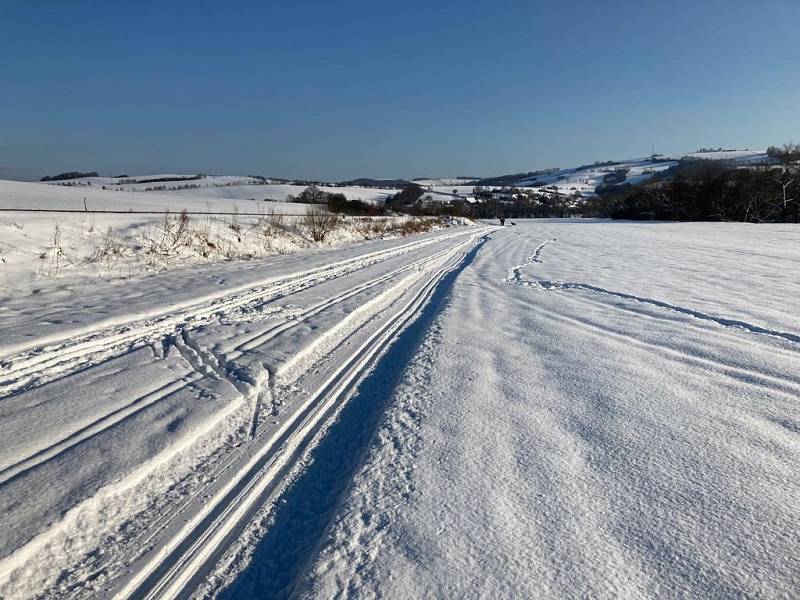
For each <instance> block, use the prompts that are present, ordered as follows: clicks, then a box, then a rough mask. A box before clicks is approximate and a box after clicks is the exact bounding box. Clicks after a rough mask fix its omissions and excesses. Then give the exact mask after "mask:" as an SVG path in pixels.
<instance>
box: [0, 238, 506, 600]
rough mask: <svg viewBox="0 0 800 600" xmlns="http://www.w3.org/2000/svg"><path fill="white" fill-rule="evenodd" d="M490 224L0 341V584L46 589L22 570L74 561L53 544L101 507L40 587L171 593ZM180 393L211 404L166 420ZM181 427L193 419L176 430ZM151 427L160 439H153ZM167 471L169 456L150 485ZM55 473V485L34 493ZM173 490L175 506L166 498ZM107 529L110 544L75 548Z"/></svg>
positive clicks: (97, 541)
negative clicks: (11, 521)
mask: <svg viewBox="0 0 800 600" xmlns="http://www.w3.org/2000/svg"><path fill="white" fill-rule="evenodd" d="M490 230H491V228H486V227H481V228H456V229H450V230H445V231H441V232H437V233H434V234H428V235H424V236H417V237H415V238H407V239H405V240H402V241H401V242H397V241H393V242H391V243H383V244H372V245H366V246H365V247H363V248H360V249H356V250H351V251H350V255H348V256H346V257H345V258H343V259H341V260H330V259H328V260H321V261H320V262H321V264H320V265H319V266H312V268H310V269H306V270H301V271H293V272H288V273H287V274H285V275H281V276H277V277H270V278H268V279H266V280H262V281H256V282H254V283H251V284H249V285H241V286H238V287H237V288H236V289H233V290H228V291H227V292H225V293H214V294H212V295H209V296H206V297H203V298H201V299H200V300H191V301H187V302H182V303H179V304H177V305H176V304H174V303H170V304H167V305H162V306H158V305H153V306H149V307H148V309H147V312H146V313H145V314H144V315H141V314H139V315H136V316H133V317H128V316H127V315H124V314H122V315H115V316H114V317H113V318H112V319H110V322H109V323H108V324H101V325H100V326H94V327H86V326H79V327H77V328H75V330H73V331H66V332H65V334H64V335H62V336H61V337H60V338H55V339H47V340H46V343H44V344H42V343H41V340H39V341H40V343H39V344H36V343H35V342H34V343H30V342H29V343H27V344H26V347H19V346H18V347H12V348H10V349H9V350H10V351H9V350H6V349H4V350H6V351H5V352H3V355H2V364H3V371H2V375H0V380H2V381H1V383H0V385H2V388H0V389H1V390H2V394H3V396H4V398H5V399H4V400H3V408H4V409H5V411H4V413H5V414H8V415H9V419H10V421H11V422H12V423H13V425H14V426H15V427H14V428H13V430H12V432H13V433H12V435H11V436H10V438H9V442H10V443H9V444H8V445H7V447H6V448H5V451H4V452H3V453H2V457H1V458H2V461H0V503H1V504H2V506H3V509H4V510H5V511H6V512H7V513H8V512H10V513H12V514H13V512H14V511H15V510H16V511H18V512H19V519H18V520H17V521H16V523H15V527H13V528H11V529H10V530H6V531H5V533H4V534H3V535H0V539H2V545H3V554H4V557H3V559H2V562H1V563H0V569H1V570H0V575H2V576H4V577H7V579H6V582H5V585H7V586H9V587H8V588H6V589H9V590H10V592H11V593H15V592H19V593H20V594H21V595H25V594H27V593H28V592H27V590H26V588H27V586H28V585H29V581H30V579H29V578H30V577H31V575H32V574H34V573H35V574H34V575H33V576H34V577H36V576H38V577H42V578H43V581H42V583H45V582H46V579H47V574H46V573H45V572H39V571H38V570H37V569H36V566H35V565H36V563H37V561H41V565H42V566H41V569H42V571H44V569H46V568H48V565H50V566H52V562H53V561H54V560H58V559H62V560H69V558H73V559H74V558H75V555H74V553H72V554H71V556H67V555H61V552H60V551H59V550H57V549H56V550H53V548H58V547H59V545H63V546H64V547H67V546H74V544H75V538H76V537H78V538H80V537H81V535H80V534H77V531H76V530H77V528H79V527H81V526H85V525H86V523H85V522H84V521H83V519H84V518H85V516H83V515H86V514H91V513H92V512H93V511H95V512H99V513H100V514H103V513H104V512H105V511H118V513H119V514H117V515H115V516H110V517H108V519H106V517H103V518H102V519H100V521H102V523H97V524H95V523H91V527H92V528H93V531H89V530H87V531H86V535H85V539H84V540H82V543H83V544H85V546H84V549H85V550H87V553H86V556H85V557H84V559H83V560H82V561H81V562H80V563H79V564H78V566H77V567H76V566H75V565H72V569H71V572H70V573H71V574H74V575H73V576H70V575H66V576H62V578H61V579H60V581H56V582H52V581H51V582H49V583H50V584H51V585H52V584H53V583H55V584H56V585H55V586H54V587H51V588H50V589H49V590H48V592H47V593H46V595H52V596H61V595H70V596H75V597H81V596H82V595H92V596H96V595H98V594H99V595H102V596H106V597H136V598H138V597H152V598H156V597H158V598H164V597H186V596H188V595H189V594H190V593H191V592H192V590H193V588H194V586H196V585H197V584H198V583H200V582H202V581H203V578H204V576H205V575H206V574H207V573H208V571H209V570H210V569H211V568H212V567H213V566H214V561H215V559H216V558H217V557H218V556H219V555H220V554H221V553H222V552H224V551H225V549H226V547H227V544H229V543H230V542H231V541H232V540H233V539H235V537H236V535H237V533H238V532H239V531H240V530H241V528H242V527H243V526H244V525H245V524H246V523H247V520H248V519H247V518H248V516H250V515H252V514H253V512H254V511H256V510H258V509H259V508H261V507H262V506H263V504H264V503H265V502H266V501H267V500H268V499H269V497H270V494H271V493H273V492H274V491H275V490H278V489H280V486H281V483H282V481H283V477H284V476H285V475H286V474H287V473H288V472H289V470H290V468H291V467H292V466H293V464H294V461H296V460H297V459H298V458H299V457H300V456H301V455H302V454H303V452H304V451H305V450H306V449H307V447H308V445H309V443H310V441H311V439H312V438H313V436H314V434H315V433H316V432H317V431H318V430H319V429H320V428H321V427H323V426H324V425H325V423H326V421H327V420H328V419H330V417H331V416H332V415H333V414H334V413H335V411H336V408H337V406H338V405H339V404H340V403H341V402H343V401H345V400H346V398H347V395H348V393H349V392H350V391H351V390H352V388H353V386H354V385H355V384H356V383H357V382H358V380H359V379H360V378H361V377H363V375H364V374H365V373H366V372H368V370H369V369H370V368H371V367H372V366H373V365H374V363H375V361H376V360H377V359H378V357H379V356H380V355H381V353H382V352H384V351H385V349H386V347H387V346H388V345H389V344H391V343H392V342H393V341H394V340H395V339H396V338H397V335H398V334H399V333H400V332H401V331H402V329H403V328H404V327H405V326H406V325H407V324H408V323H409V322H410V321H412V320H413V319H414V318H415V316H416V315H417V314H418V313H419V311H420V310H421V308H422V307H423V306H424V304H425V302H426V301H427V299H428V298H429V297H430V295H431V293H432V292H433V290H434V289H435V288H436V286H437V284H438V283H439V282H440V280H441V279H442V277H443V276H444V275H445V274H446V273H448V272H450V271H452V270H453V269H456V268H458V267H459V265H460V264H462V262H463V261H464V260H465V257H466V256H467V255H468V254H469V253H470V252H471V251H473V250H474V249H475V248H476V247H477V245H478V244H479V243H480V242H481V240H482V239H484V238H483V236H484V235H485V233H486V232H488V231H490ZM375 246H378V248H375ZM243 323H244V324H245V325H244V326H243V325H242V324H243ZM81 325H82V324H81ZM165 363H166V364H165ZM165 367H166V368H167V369H168V370H170V371H172V373H173V374H172V376H171V377H166V378H164V377H163V373H162V372H163V371H164V369H165ZM109 369H110V370H109ZM137 370H139V371H138V373H137ZM104 371H109V372H108V373H106V372H104ZM151 372H152V373H154V374H157V375H156V376H154V377H152V378H151V377H149V375H150V374H151ZM131 373H134V375H133V377H131ZM121 374H126V377H125V382H124V383H122V384H116V385H115V386H114V391H113V395H109V397H108V398H106V400H105V402H98V401H97V399H96V398H92V397H91V396H90V394H92V393H93V392H95V391H97V392H98V393H101V394H102V393H108V389H107V387H108V382H109V379H111V380H113V379H114V378H115V377H117V376H119V375H121ZM137 375H138V376H137ZM142 375H143V376H144V377H143V378H141V379H140V376H142ZM131 378H132V379H134V380H135V381H130V379H131ZM76 384H77V385H76ZM76 389H77V390H78V391H79V394H75V393H74V391H75V390H76ZM76 396H77V397H76ZM45 398H46V399H45ZM188 398H191V401H192V402H194V403H195V404H197V401H198V400H201V401H202V400H203V399H205V400H210V402H211V404H212V405H214V406H213V409H214V410H208V409H206V410H203V409H197V410H195V411H194V413H197V414H192V411H191V409H190V410H189V411H188V412H187V411H186V409H184V413H183V416H181V413H180V410H178V411H176V410H175V409H176V406H177V403H185V402H186V401H187V399H188ZM220 400H223V402H220ZM87 403H91V406H92V410H91V411H89V410H86V409H87ZM59 411H60V412H59ZM176 412H177V415H176V414H175V413H176ZM54 413H56V414H55V418H54ZM156 413H158V414H156ZM4 416H5V415H4ZM172 417H174V418H177V419H183V420H179V421H178V422H176V423H175V424H173V422H172V421H169V419H170V418H172ZM165 421H166V423H165ZM185 422H186V423H188V424H189V425H194V427H192V428H190V427H186V429H187V431H186V432H185V433H184V434H183V435H180V434H181V433H183V432H182V429H183V428H184V427H185V425H184V423H185ZM165 426H166V429H167V431H168V432H170V433H173V432H174V433H175V434H176V435H175V438H176V439H174V440H172V441H170V442H165V441H163V440H161V439H160V437H157V432H161V431H162V430H163V429H164V427H165ZM148 428H149V429H150V432H149V437H148V434H147V433H145V435H142V433H141V432H142V430H144V431H145V432H147V429H148ZM134 431H136V433H134ZM37 433H38V434H39V435H37ZM42 433H44V434H45V435H43V434H42ZM128 434H130V435H128ZM209 439H210V440H211V441H208V440H209ZM123 440H124V441H123ZM220 442H223V443H220ZM151 446H152V447H151ZM192 452H196V456H195V457H194V459H193V460H189V463H193V464H186V462H187V458H186V457H187V456H191V455H192ZM176 461H177V462H181V461H183V463H184V464H182V466H181V467H178V468H175V470H174V474H173V475H165V474H164V471H167V472H168V471H169V470H171V467H173V464H172V463H175V462H176ZM182 469H183V470H182ZM154 470H155V471H156V472H160V473H159V475H156V476H155V477H153V476H152V471H154ZM175 474H178V475H180V476H176V475H175ZM181 476H182V477H181ZM151 480H152V481H151ZM56 481H59V482H61V485H60V487H59V488H57V491H53V492H49V493H44V494H42V489H43V488H45V489H46V488H47V486H48V485H51V484H53V483H55V482H56ZM159 486H161V491H162V492H163V491H165V490H164V489H163V487H164V486H167V490H166V491H167V495H166V496H165V497H164V498H162V499H159V498H157V497H154V498H150V505H149V506H147V505H145V506H143V504H144V503H139V502H136V501H135V500H133V498H131V499H130V500H127V501H126V500H125V499H124V497H125V496H131V497H133V496H135V495H136V494H137V493H141V491H142V490H143V489H145V490H147V491H148V492H149V493H150V494H151V495H152V496H156V495H157V494H155V491H156V490H158V489H159ZM181 486H187V487H186V489H185V490H183V491H182V494H181V495H180V497H179V498H175V497H173V496H172V495H170V492H173V493H174V490H175V489H176V488H180V487H181ZM148 488H152V490H153V491H152V492H151V491H150V490H148ZM120 497H122V498H123V500H122V501H121V502H120ZM145 497H149V496H147V495H146V496H145ZM26 501H29V502H27V503H26ZM98 504H99V505H100V509H99V510H98ZM142 508H144V509H145V510H144V511H142V510H141V509H142ZM125 511H129V514H125ZM89 518H90V519H91V517H89ZM145 523H146V525H144V524H145ZM37 527H38V528H39V530H38V531H37ZM120 528H122V529H125V530H126V533H125V534H123V535H119V533H118V532H119V530H120ZM115 529H116V530H117V533H115V532H114V530H115ZM109 534H111V535H110V536H109ZM106 536H108V537H110V538H113V539H114V542H113V544H112V546H111V548H112V549H113V550H109V551H108V552H101V553H99V552H92V550H93V549H92V548H91V547H92V546H98V545H99V546H101V547H102V545H103V543H104V540H103V539H102V538H103V537H106ZM105 542H106V543H108V538H107V539H106V540H105ZM15 546H17V547H16V548H15ZM79 547H80V546H79ZM10 551H11V552H10ZM64 552H66V550H64ZM123 565H125V566H124V567H123ZM32 567H33V568H32ZM17 577H19V578H20V579H19V580H17V579H16V578H17ZM87 581H88V582H90V585H89V586H86V585H85V584H86V582H87ZM91 582H96V583H94V584H93V583H91ZM100 582H102V583H100ZM15 586H18V587H15ZM40 591H41V590H39V591H38V592H37V594H38V593H39V592H40ZM34 595H35V594H34Z"/></svg>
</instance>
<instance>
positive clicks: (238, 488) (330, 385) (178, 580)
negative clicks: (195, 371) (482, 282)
mask: <svg viewBox="0 0 800 600" xmlns="http://www.w3.org/2000/svg"><path fill="white" fill-rule="evenodd" d="M475 243H477V242H476V241H474V240H469V243H467V242H464V243H461V244H458V245H457V246H455V247H452V248H450V249H449V250H448V251H447V252H442V253H438V254H439V255H440V258H443V256H444V255H446V254H448V253H449V254H450V255H451V256H450V257H449V258H446V259H443V260H442V263H441V264H440V266H437V267H434V268H433V271H432V272H431V275H430V276H429V277H425V278H423V279H422V280H421V282H420V283H419V285H418V286H416V287H412V288H410V289H409V291H408V297H407V298H402V299H400V306H399V307H396V308H395V309H394V310H393V311H391V314H390V315H389V316H388V317H387V318H386V319H385V320H383V321H382V322H381V323H380V324H379V325H378V326H377V327H376V328H375V329H374V330H373V331H371V332H369V333H368V334H367V335H366V337H364V336H363V335H362V336H361V337H358V338H357V339H358V346H357V347H356V349H355V350H354V351H352V352H349V353H348V354H347V356H346V359H345V360H344V361H342V362H341V364H339V366H338V367H336V368H335V369H333V371H332V372H331V373H330V374H329V375H328V376H327V377H326V378H325V379H324V381H322V382H321V383H320V384H319V385H318V386H317V387H316V389H315V390H314V391H313V392H312V393H311V394H309V395H307V396H304V397H303V398H302V401H301V402H300V403H299V405H298V406H296V407H295V410H294V412H292V413H291V414H288V415H286V416H285V418H284V420H283V422H282V423H281V424H280V426H279V428H278V429H277V430H275V431H273V432H271V435H268V436H263V437H257V438H256V439H254V440H252V441H251V442H249V443H248V444H246V445H245V447H243V448H241V449H240V450H239V451H237V452H236V453H232V454H231V455H230V456H229V457H228V460H225V461H223V462H222V463H221V464H219V465H218V466H217V468H216V469H215V471H216V473H215V475H216V474H218V473H220V472H222V471H224V470H227V469H234V470H235V472H234V474H233V475H232V476H231V477H230V478H228V480H227V483H226V484H225V485H223V486H221V487H219V489H217V490H216V493H215V495H214V496H213V497H212V498H211V499H210V500H209V501H208V502H207V503H206V504H205V505H204V508H203V510H200V511H198V512H197V513H196V514H195V515H194V516H193V517H192V518H190V519H189V520H188V521H187V522H186V524H185V525H184V527H183V528H182V529H181V530H180V531H179V532H178V533H177V535H175V536H173V537H172V539H171V540H170V541H169V542H167V543H166V544H159V545H158V546H159V547H160V551H159V552H157V553H155V555H154V556H152V557H151V558H150V559H148V562H147V563H146V564H144V565H142V566H141V567H140V568H138V570H137V572H136V573H135V575H133V577H132V578H131V579H129V580H128V581H127V583H126V584H125V585H124V587H121V588H117V589H114V590H112V591H111V592H110V595H112V596H114V597H119V598H137V599H138V598H147V599H155V598H159V599H162V598H188V597H189V596H190V595H191V593H192V592H193V591H194V590H195V589H196V587H197V586H198V585H199V584H201V583H202V582H203V581H204V580H205V578H206V577H207V576H208V575H209V574H210V573H211V571H212V569H213V567H214V566H215V564H216V563H217V561H218V560H219V558H220V557H221V556H222V554H223V553H224V552H225V551H226V550H227V548H228V547H229V546H230V544H231V543H232V541H233V540H235V539H236V538H237V536H238V535H239V534H240V533H241V532H242V530H243V529H244V527H245V526H246V525H247V523H248V522H249V521H250V519H251V518H252V517H253V516H254V515H255V513H256V512H257V511H258V510H259V509H260V508H261V507H262V506H263V505H264V504H265V503H266V502H268V501H269V500H270V498H271V497H272V496H273V495H274V494H276V493H277V491H278V490H279V489H281V484H282V481H283V480H284V478H285V477H286V476H287V475H288V474H289V473H290V471H291V468H292V466H293V465H294V464H295V463H296V461H297V459H299V458H300V457H301V455H302V454H303V453H304V452H305V451H307V450H308V449H309V446H310V445H311V444H312V440H313V438H314V437H315V434H316V433H317V432H318V431H319V430H320V429H321V427H323V425H324V424H325V423H326V422H327V420H328V418H329V417H330V416H331V415H333V414H335V412H336V409H337V407H338V406H339V405H340V404H341V403H343V402H344V401H346V399H347V397H348V393H349V391H350V390H352V389H353V388H354V386H355V385H356V384H357V382H358V381H359V380H360V378H361V377H362V376H363V375H364V374H365V373H366V372H367V371H368V370H369V368H370V366H371V365H372V364H373V363H374V360H375V359H376V357H377V356H379V355H380V354H381V353H382V352H383V350H384V349H385V348H386V347H387V346H388V345H389V344H390V343H391V342H392V340H393V339H394V338H395V337H396V335H397V334H398V332H399V331H401V330H402V329H403V328H404V327H405V326H406V325H407V324H408V323H409V322H411V321H412V320H413V319H414V318H415V317H416V316H417V315H418V314H419V312H420V311H421V309H422V308H423V307H424V305H425V304H426V303H427V301H428V299H429V298H430V297H431V295H432V294H433V292H434V290H435V289H436V287H437V285H438V283H439V282H440V281H441V280H442V278H444V277H445V276H446V274H447V273H449V272H450V271H451V270H453V269H454V268H456V267H457V266H458V265H459V264H460V263H461V262H462V261H463V260H464V257H465V256H466V255H467V253H468V252H469V251H470V249H471V248H473V247H474V245H475ZM429 258H432V257H429ZM409 266H410V265H409ZM361 333H362V334H363V331H362V332H361ZM201 495H202V493H201ZM184 508H185V507H183V508H181V509H180V510H179V512H182V511H183V510H184ZM151 541H152V540H148V541H147V543H148V544H149V543H150V542H151Z"/></svg>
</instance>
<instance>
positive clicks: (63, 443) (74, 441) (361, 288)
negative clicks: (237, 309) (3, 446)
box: [0, 236, 453, 485]
mask: <svg viewBox="0 0 800 600" xmlns="http://www.w3.org/2000/svg"><path fill="white" fill-rule="evenodd" d="M448 237H450V236H448ZM452 251H453V248H452V247H449V248H445V249H443V250H440V251H438V252H436V253H434V254H432V255H429V256H425V257H422V258H420V259H418V260H415V261H414V262H412V263H408V264H406V265H403V266H401V267H399V268H397V269H394V270H392V271H390V272H388V273H385V274H382V275H380V276H378V277H375V278H372V279H370V280H369V281H366V282H364V283H361V284H359V285H357V286H354V287H353V288H350V289H349V290H347V291H345V292H343V293H341V294H338V295H336V296H333V297H331V298H328V299H326V300H325V301H323V302H321V303H318V304H315V305H313V306H311V307H309V308H307V309H306V310H304V311H302V312H301V313H299V314H295V315H294V316H293V317H292V318H291V319H289V320H286V321H282V322H280V323H278V324H276V325H275V326H274V327H272V328H270V329H268V330H267V331H264V332H260V333H259V334H258V335H256V336H254V337H252V338H250V339H248V340H245V341H243V342H241V343H240V344H239V345H238V346H237V348H236V351H235V352H234V353H232V354H231V355H230V356H228V357H226V358H227V359H228V360H235V359H236V358H238V357H239V356H241V354H243V353H244V352H245V351H247V350H249V349H253V348H255V347H257V346H258V345H259V344H263V343H265V342H266V341H268V340H270V339H273V338H275V337H277V336H278V335H280V334H281V333H284V332H286V331H288V330H290V329H291V328H293V327H296V326H298V325H300V324H301V323H303V322H304V321H305V320H306V319H308V318H310V317H311V316H313V315H315V314H318V313H320V312H322V311H324V310H326V309H328V308H330V307H332V306H335V305H336V304H339V303H341V302H344V301H346V300H347V299H349V298H351V297H353V296H355V295H357V294H359V293H362V292H365V291H368V290H369V289H371V288H374V287H376V286H379V285H381V284H384V283H386V282H388V281H390V280H392V279H393V278H396V277H397V276H398V275H401V274H402V273H405V272H408V271H411V270H414V269H421V268H423V267H424V265H426V264H429V263H431V262H433V261H435V260H438V259H439V258H441V257H442V256H444V255H446V254H447V253H449V252H452ZM392 256H394V255H392ZM373 264H374V263H373ZM350 272H352V271H350ZM340 276H342V275H340ZM324 281H330V278H328V279H325V280H324ZM321 282H322V281H321V280H320V281H316V283H321ZM289 283H291V282H289ZM316 283H314V284H316ZM314 284H312V285H314ZM287 285H288V284H287ZM307 287H310V285H306V286H304V287H303V288H302V289H306V288H307ZM296 291H299V290H294V292H296ZM294 292H292V293H294ZM268 293H269V292H268ZM285 293H286V290H285V286H282V290H275V289H273V291H272V292H271V297H274V296H275V295H283V294H285ZM261 299H262V300H264V297H263V296H262V297H261ZM237 306H241V305H237ZM219 312H220V311H219V310H215V313H216V314H218V313H219ZM176 321H177V324H170V325H169V326H166V325H165V324H164V323H162V322H160V321H159V322H156V323H153V326H154V328H155V329H156V330H158V331H159V332H160V334H161V337H160V338H159V339H158V343H160V342H161V339H162V338H163V337H165V336H172V335H173V334H174V333H175V332H176V331H177V332H179V333H183V330H184V329H185V328H186V327H195V326H197V325H199V324H200V323H199V320H198V319H191V320H188V321H187V320H180V319H176ZM160 325H165V326H164V328H161V327H159V326H160ZM137 330H138V331H139V332H140V335H139V336H138V337H136V338H135V341H139V342H140V343H139V344H138V345H139V346H143V345H144V343H145V341H146V342H147V343H152V342H153V341H154V340H153V335H155V332H150V333H148V334H145V335H141V328H138V329H137ZM135 341H133V342H132V341H128V342H127V343H125V344H124V345H123V347H122V348H120V342H118V338H117V336H115V335H112V336H110V339H108V340H106V347H107V348H114V349H120V350H122V351H123V352H127V351H130V349H131V348H132V347H136V346H137V344H136V343H135ZM101 352H102V350H101V346H100V345H99V344H98V345H97V346H95V347H94V348H93V349H92V350H89V353H92V354H95V355H96V354H98V353H101ZM70 357H77V358H81V357H86V354H81V351H80V349H75V348H71V347H70V346H66V347H65V353H64V354H63V355H62V356H55V357H53V358H51V359H50V361H49V362H48V363H46V364H50V365H52V364H55V365H63V362H64V361H65V360H69V358H70ZM108 358H111V357H110V356H107V355H105V354H104V355H103V359H104V360H105V359H108ZM39 364H40V365H42V363H39ZM81 364H83V363H81ZM30 368H35V367H34V366H33V365H32V366H31V367H30ZM42 368H45V369H46V368H47V366H46V365H42ZM62 375H63V373H62ZM200 378H201V374H200V373H198V372H196V371H195V372H193V373H191V374H189V375H186V376H182V377H179V378H177V379H176V380H174V381H172V382H169V383H167V384H165V385H163V386H162V387H160V388H159V389H158V390H155V391H153V392H150V393H148V394H145V395H143V396H141V397H138V398H135V399H133V400H132V401H131V402H129V403H128V404H125V405H124V406H121V407H118V408H116V409H115V410H113V411H112V412H110V413H108V414H105V415H102V416H100V417H98V418H97V419H96V420H95V421H93V422H91V423H89V424H87V425H85V426H84V427H82V428H81V429H79V430H77V431H74V432H71V433H70V434H69V435H67V436H66V437H65V438H63V439H61V440H58V441H56V442H54V443H52V444H51V445H49V446H47V447H45V448H40V449H37V450H36V451H35V452H34V453H33V454H31V455H29V456H27V457H24V458H23V459H21V460H19V461H17V462H16V463H14V464H12V465H8V466H6V467H4V468H2V469H0V485H2V484H3V483H5V482H6V481H8V480H10V479H11V478H13V477H15V476H18V475H20V474H22V473H24V472H25V471H27V470H29V469H31V468H34V467H35V466H37V465H39V464H41V463H43V462H45V461H47V460H49V459H51V458H53V457H54V456H56V455H58V454H60V453H63V452H65V451H67V450H69V449H70V448H72V447H74V446H76V445H78V444H80V443H82V442H84V441H86V440H87V439H90V438H92V437H94V436H96V435H98V434H100V433H102V432H103V431H105V430H107V429H108V428H110V427H113V426H114V425H116V424H117V423H119V422H121V421H123V420H125V419H127V418H130V417H132V416H134V415H135V414H137V413H139V412H140V411H142V410H145V409H146V408H148V407H149V406H151V405H153V404H155V403H156V402H158V401H159V400H162V399H163V398H165V397H166V396H168V395H169V394H172V393H174V392H175V391H177V390H178V389H180V388H182V387H185V386H186V385H190V384H191V383H193V382H196V381H197V380H198V379H200ZM256 402H258V401H257V400H256Z"/></svg>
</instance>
